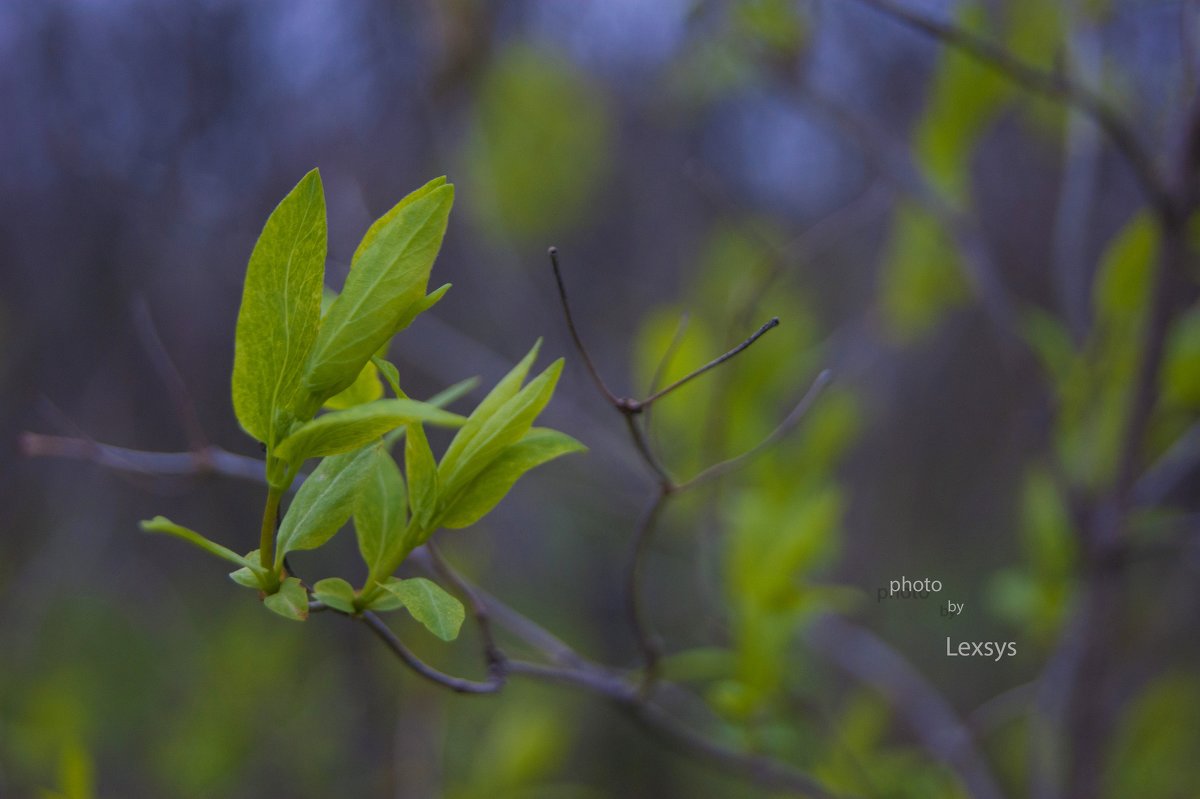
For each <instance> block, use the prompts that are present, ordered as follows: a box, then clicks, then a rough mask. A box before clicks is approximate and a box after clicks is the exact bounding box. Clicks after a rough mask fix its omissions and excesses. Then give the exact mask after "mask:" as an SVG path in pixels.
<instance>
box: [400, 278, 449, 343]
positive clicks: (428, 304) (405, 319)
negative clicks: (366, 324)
mask: <svg viewBox="0 0 1200 799" xmlns="http://www.w3.org/2000/svg"><path fill="white" fill-rule="evenodd" d="M449 290H450V284H449V283H443V284H442V285H440V286H438V287H437V288H436V289H434V290H433V291H431V292H429V293H428V294H426V295H425V296H424V297H422V298H421V299H419V300H417V301H416V302H414V303H413V304H412V305H410V306H408V309H407V310H405V312H404V314H403V315H402V316H401V317H400V321H399V322H397V323H396V331H395V332H396V333H399V332H400V331H401V330H404V329H405V328H406V327H408V326H409V325H411V324H412V323H413V320H414V319H416V318H417V317H418V316H420V315H421V314H423V313H425V312H426V311H428V310H429V309H430V308H432V307H433V306H435V305H437V304H438V303H439V302H440V301H441V299H442V297H444V296H446V292H447V291H449Z"/></svg>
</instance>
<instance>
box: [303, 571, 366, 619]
mask: <svg viewBox="0 0 1200 799" xmlns="http://www.w3.org/2000/svg"><path fill="white" fill-rule="evenodd" d="M313 596H315V597H316V598H317V599H318V600H320V601H321V602H324V603H325V604H326V605H328V606H329V607H331V608H333V609H334V610H340V611H341V612H342V613H355V612H356V611H355V610H354V589H353V588H351V587H350V583H348V582H346V581H345V580H343V579H342V578H341V577H327V578H325V579H324V580H317V583H316V585H314V586H313Z"/></svg>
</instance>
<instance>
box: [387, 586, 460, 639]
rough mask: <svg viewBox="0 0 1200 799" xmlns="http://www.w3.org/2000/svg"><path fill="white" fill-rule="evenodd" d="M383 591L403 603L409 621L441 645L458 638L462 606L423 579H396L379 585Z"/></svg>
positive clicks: (439, 588) (440, 588)
mask: <svg viewBox="0 0 1200 799" xmlns="http://www.w3.org/2000/svg"><path fill="white" fill-rule="evenodd" d="M382 585H383V587H384V588H386V589H387V590H388V592H390V593H391V594H392V595H393V596H395V597H396V598H397V599H399V600H400V601H401V602H403V603H404V607H405V608H407V609H408V612H409V613H411V614H412V617H413V618H414V619H416V620H417V621H419V622H421V624H423V625H425V628H426V629H427V630H429V632H431V633H433V634H434V635H436V636H437V637H438V638H441V639H442V640H443V641H453V640H454V639H455V638H457V637H458V631H459V629H460V628H461V627H462V623H463V619H464V618H465V617H466V611H465V610H464V609H463V606H462V603H461V602H459V601H458V600H457V599H455V598H454V597H453V596H451V595H450V594H448V593H446V591H445V590H444V589H443V588H442V587H441V586H439V585H438V584H437V583H435V582H432V581H430V580H426V579H424V578H422V577H414V578H413V579H411V580H399V579H397V578H395V577H393V578H391V579H389V580H388V581H387V582H385V583H382Z"/></svg>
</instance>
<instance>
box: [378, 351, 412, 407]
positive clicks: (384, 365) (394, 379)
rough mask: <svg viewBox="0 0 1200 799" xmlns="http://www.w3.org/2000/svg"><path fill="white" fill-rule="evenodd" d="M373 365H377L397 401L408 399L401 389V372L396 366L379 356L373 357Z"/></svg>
mask: <svg viewBox="0 0 1200 799" xmlns="http://www.w3.org/2000/svg"><path fill="white" fill-rule="evenodd" d="M371 363H373V364H375V367H376V368H377V369H378V370H379V373H380V374H381V375H383V379H384V380H386V381H387V384H388V386H389V387H390V388H391V389H392V393H393V394H395V395H396V399H408V395H407V394H405V393H404V389H402V388H400V370H399V369H397V368H396V364H394V363H392V362H391V361H389V360H388V359H387V358H384V357H382V356H379V355H373V356H371Z"/></svg>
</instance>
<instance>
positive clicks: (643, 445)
mask: <svg viewBox="0 0 1200 799" xmlns="http://www.w3.org/2000/svg"><path fill="white" fill-rule="evenodd" d="M625 426H626V427H627V428H629V437H630V438H631V439H632V440H633V446H634V448H635V449H636V450H637V452H638V455H640V456H641V458H642V460H643V461H645V463H646V465H647V466H649V467H650V470H651V471H653V472H654V474H655V475H656V476H657V477H658V484H659V486H660V487H661V489H662V490H663V491H665V492H668V493H669V492H671V491H673V490H674V489H675V480H674V478H672V477H671V473H670V472H668V471H667V467H666V466H664V465H663V462H662V459H660V458H659V457H658V455H657V454H656V453H655V452H654V447H652V446H651V445H650V439H649V438H648V437H647V435H646V430H645V428H644V427H643V426H642V424H640V423H639V422H638V417H637V416H636V415H635V414H632V413H626V414H625Z"/></svg>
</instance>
